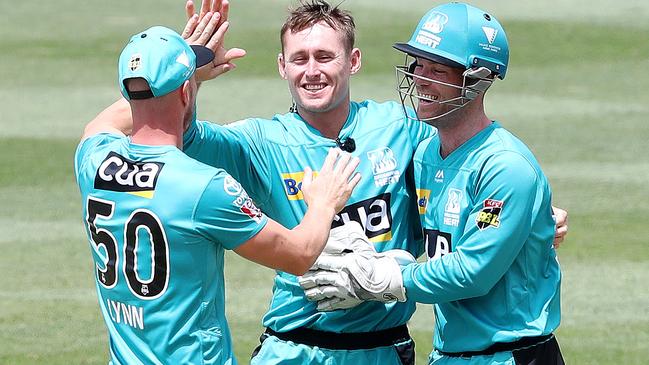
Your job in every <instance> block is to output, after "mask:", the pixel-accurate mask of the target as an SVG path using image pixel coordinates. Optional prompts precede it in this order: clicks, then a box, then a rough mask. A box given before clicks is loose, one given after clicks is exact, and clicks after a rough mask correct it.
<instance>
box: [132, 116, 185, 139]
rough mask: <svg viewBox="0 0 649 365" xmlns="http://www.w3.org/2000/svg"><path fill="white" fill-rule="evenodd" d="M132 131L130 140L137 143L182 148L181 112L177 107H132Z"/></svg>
mask: <svg viewBox="0 0 649 365" xmlns="http://www.w3.org/2000/svg"><path fill="white" fill-rule="evenodd" d="M132 115H133V133H132V134H131V141H132V142H133V143H137V144H143V145H151V146H163V145H171V146H176V147H178V148H179V149H182V146H183V123H182V122H181V121H182V120H183V117H184V115H183V113H182V110H179V109H178V108H165V107H164V106H163V107H156V108H150V107H144V108H140V107H137V108H132Z"/></svg>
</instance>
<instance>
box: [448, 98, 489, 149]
mask: <svg viewBox="0 0 649 365" xmlns="http://www.w3.org/2000/svg"><path fill="white" fill-rule="evenodd" d="M472 107H475V105H471V106H467V107H466V108H464V109H460V110H458V111H457V112H455V113H451V114H449V115H448V116H447V117H446V118H444V120H441V121H439V123H435V124H436V125H435V126H436V127H437V131H438V133H439V138H440V141H441V149H440V155H441V156H442V158H446V157H447V156H448V155H450V154H451V153H453V151H455V150H456V149H458V148H459V147H460V146H461V145H462V144H464V143H465V142H466V141H468V140H469V139H471V137H473V136H475V135H476V134H478V133H479V132H480V131H482V130H483V129H485V128H487V127H488V126H489V125H491V119H489V118H488V117H487V115H486V114H485V113H484V109H482V108H481V107H480V108H472Z"/></svg>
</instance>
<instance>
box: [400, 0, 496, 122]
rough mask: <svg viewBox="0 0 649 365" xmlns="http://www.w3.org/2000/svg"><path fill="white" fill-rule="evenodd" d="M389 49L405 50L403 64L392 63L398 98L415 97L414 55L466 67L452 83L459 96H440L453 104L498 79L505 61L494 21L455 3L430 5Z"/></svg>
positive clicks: (480, 90) (464, 102)
mask: <svg viewBox="0 0 649 365" xmlns="http://www.w3.org/2000/svg"><path fill="white" fill-rule="evenodd" d="M394 48H396V49H397V50H399V51H402V52H404V53H406V55H407V57H406V62H405V64H404V65H403V66H397V78H398V80H397V81H398V84H399V94H400V96H401V99H402V102H403V101H404V97H411V101H412V97H414V98H415V99H417V98H418V97H417V96H416V95H414V94H415V93H416V90H414V84H413V77H418V76H415V75H414V74H413V71H414V63H413V57H421V58H424V59H427V60H430V61H433V62H436V63H440V64H443V65H446V66H450V67H455V68H461V69H464V70H465V73H464V76H465V77H464V80H465V81H464V83H463V85H457V88H458V89H461V90H462V93H461V97H460V98H458V99H454V100H449V101H442V103H444V102H446V103H448V104H451V105H453V106H457V109H459V108H461V107H463V106H464V105H466V103H468V102H469V101H471V100H473V99H475V98H476V97H477V96H478V95H479V94H480V93H483V92H485V91H486V90H487V89H488V88H489V86H490V85H491V83H492V82H493V78H494V77H498V78H500V79H503V78H504V77H505V74H506V72H507V66H508V63H509V45H508V42H507V36H506V35H505V31H504V30H503V27H502V26H501V25H500V23H499V22H498V20H496V18H494V17H493V16H492V15H490V14H489V13H487V12H485V11H483V10H480V9H478V8H476V7H474V6H471V5H468V4H464V3H457V2H454V3H448V4H444V5H440V6H437V7H435V8H433V9H431V10H429V11H428V12H427V13H426V14H425V15H424V16H423V17H422V18H421V20H420V21H419V24H418V25H417V27H416V28H415V31H414V32H413V34H412V37H411V38H410V40H409V41H408V42H407V43H396V44H395V45H394ZM430 81H432V82H435V80H430ZM413 103H414V102H413ZM413 105H414V104H413ZM454 110H456V109H454ZM437 117H440V116H436V117H435V118H437Z"/></svg>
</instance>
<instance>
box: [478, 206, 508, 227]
mask: <svg viewBox="0 0 649 365" xmlns="http://www.w3.org/2000/svg"><path fill="white" fill-rule="evenodd" d="M482 205H483V207H482V209H481V210H480V212H479V213H478V216H477V217H476V219H475V221H476V225H477V226H478V228H479V229H480V230H481V231H482V230H484V229H487V228H489V227H494V228H498V227H500V213H501V212H502V209H503V205H504V202H503V201H501V200H494V199H487V200H485V201H484V202H483V203H482Z"/></svg>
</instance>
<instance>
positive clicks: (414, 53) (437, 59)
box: [392, 43, 466, 70]
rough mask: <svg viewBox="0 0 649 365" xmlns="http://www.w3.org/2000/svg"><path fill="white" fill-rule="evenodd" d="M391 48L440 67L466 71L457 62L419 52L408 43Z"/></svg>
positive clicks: (397, 44)
mask: <svg viewBox="0 0 649 365" xmlns="http://www.w3.org/2000/svg"><path fill="white" fill-rule="evenodd" d="M392 47H394V48H396V49H397V50H399V51H401V52H404V53H407V54H409V55H411V56H414V57H421V58H425V59H427V60H429V61H433V62H436V63H441V64H442V65H446V66H449V67H455V68H461V69H463V70H465V69H466V67H465V66H464V65H463V64H461V63H457V62H455V61H453V60H449V59H448V58H445V57H442V56H438V55H436V54H434V53H428V52H424V51H422V50H420V49H418V48H415V47H413V46H411V45H409V44H408V43H395V44H394V45H393V46H392Z"/></svg>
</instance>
